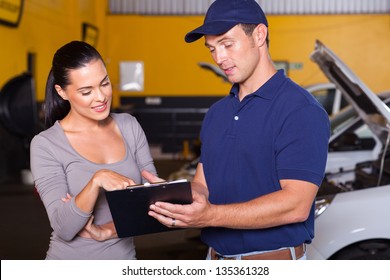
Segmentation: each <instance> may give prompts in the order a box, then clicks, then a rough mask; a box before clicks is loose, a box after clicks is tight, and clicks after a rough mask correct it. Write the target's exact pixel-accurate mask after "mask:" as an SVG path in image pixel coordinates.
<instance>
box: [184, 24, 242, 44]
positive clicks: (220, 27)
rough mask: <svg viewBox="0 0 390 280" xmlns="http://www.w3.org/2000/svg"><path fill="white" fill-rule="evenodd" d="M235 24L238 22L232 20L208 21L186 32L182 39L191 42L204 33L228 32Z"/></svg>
mask: <svg viewBox="0 0 390 280" xmlns="http://www.w3.org/2000/svg"><path fill="white" fill-rule="evenodd" d="M237 24H238V23H237V22H232V21H214V22H208V23H205V24H203V25H202V26H199V27H198V28H196V29H194V30H192V31H191V32H188V33H187V34H186V36H185V37H184V40H185V41H186V42H187V43H192V42H194V41H196V40H198V39H200V38H201V37H202V36H204V35H220V34H223V33H226V32H228V31H229V30H230V29H232V28H233V27H234V26H236V25H237Z"/></svg>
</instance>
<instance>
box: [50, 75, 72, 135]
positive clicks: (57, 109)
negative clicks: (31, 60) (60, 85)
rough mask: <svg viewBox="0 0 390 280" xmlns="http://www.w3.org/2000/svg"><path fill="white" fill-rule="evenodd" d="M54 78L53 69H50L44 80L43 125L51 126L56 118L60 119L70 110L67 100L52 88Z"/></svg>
mask: <svg viewBox="0 0 390 280" xmlns="http://www.w3.org/2000/svg"><path fill="white" fill-rule="evenodd" d="M54 85H55V79H54V75H53V71H52V70H50V72H49V77H48V78H47V82H46V97H45V104H44V108H43V111H44V114H45V127H46V128H49V127H51V126H52V125H53V124H54V123H55V122H56V121H57V120H62V119H63V118H64V117H65V116H66V115H67V114H68V113H69V111H70V104H69V101H67V100H64V99H62V98H61V96H59V94H58V93H57V91H56V89H55V88H54Z"/></svg>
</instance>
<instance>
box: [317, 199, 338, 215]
mask: <svg viewBox="0 0 390 280" xmlns="http://www.w3.org/2000/svg"><path fill="white" fill-rule="evenodd" d="M334 197H335V196H334V195H327V196H322V197H319V198H317V199H316V202H315V211H314V218H318V217H319V216H320V215H321V214H322V213H324V211H325V210H326V209H327V208H328V207H329V205H330V204H331V203H332V200H333V198H334Z"/></svg>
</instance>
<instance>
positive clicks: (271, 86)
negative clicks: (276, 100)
mask: <svg viewBox="0 0 390 280" xmlns="http://www.w3.org/2000/svg"><path fill="white" fill-rule="evenodd" d="M284 78H285V75H284V70H283V69H279V70H278V71H277V72H276V73H275V75H273V76H272V77H271V78H270V79H269V80H268V81H267V82H266V83H265V84H264V85H262V86H261V87H260V88H259V89H258V90H256V91H255V92H254V93H251V94H250V95H253V96H257V97H260V98H264V99H272V98H273V97H274V96H275V92H277V89H278V87H279V85H280V83H281V81H282V80H284ZM239 90H240V86H239V85H238V84H233V86H232V88H231V89H230V95H232V96H234V97H236V98H238V92H239Z"/></svg>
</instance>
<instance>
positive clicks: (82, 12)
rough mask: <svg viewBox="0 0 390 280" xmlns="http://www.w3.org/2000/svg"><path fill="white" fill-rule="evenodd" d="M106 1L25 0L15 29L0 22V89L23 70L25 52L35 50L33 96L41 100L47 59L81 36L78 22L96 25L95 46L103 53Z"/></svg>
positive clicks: (48, 66)
mask: <svg viewBox="0 0 390 280" xmlns="http://www.w3.org/2000/svg"><path fill="white" fill-rule="evenodd" d="M105 15H106V0H96V1H95V0H67V1H62V0H25V1H24V11H23V14H22V19H21V22H20V24H19V26H18V27H17V28H11V27H8V26H5V25H0V42H1V43H0V65H1V71H0V88H1V87H2V86H3V85H4V83H5V82H6V81H7V80H9V79H10V78H11V77H13V76H15V75H18V74H20V73H22V72H25V71H27V70H28V69H27V53H28V52H33V53H36V67H35V72H36V86H37V99H38V100H43V98H44V87H45V83H46V78H47V75H48V72H49V70H50V65H51V59H52V56H53V54H54V52H55V50H57V49H58V47H60V46H61V45H63V44H65V43H67V42H68V41H71V40H81V39H82V22H88V23H90V24H93V25H96V26H98V27H99V31H100V34H99V40H98V44H97V48H98V49H99V51H100V52H101V53H102V55H104V54H105V45H104V44H103V42H104V40H105V38H104V37H105Z"/></svg>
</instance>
